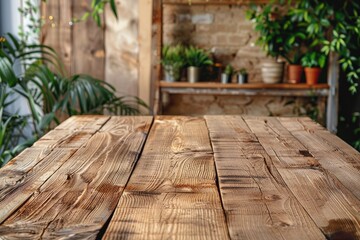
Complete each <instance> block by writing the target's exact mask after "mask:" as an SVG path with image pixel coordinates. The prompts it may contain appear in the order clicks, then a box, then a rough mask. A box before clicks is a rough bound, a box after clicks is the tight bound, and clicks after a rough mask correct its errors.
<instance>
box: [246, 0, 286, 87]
mask: <svg viewBox="0 0 360 240" xmlns="http://www.w3.org/2000/svg"><path fill="white" fill-rule="evenodd" d="M247 18H248V19H251V20H252V21H253V22H254V24H255V31H257V32H259V33H260V34H259V38H258V39H257V41H256V43H257V44H258V45H260V46H261V47H262V48H263V50H264V51H265V52H266V54H267V55H268V56H271V57H273V60H269V61H267V62H264V63H263V65H262V69H261V73H262V78H263V81H264V82H265V83H278V82H280V81H281V80H282V77H283V71H284V62H280V61H278V60H279V56H284V55H286V54H287V50H288V49H287V48H284V41H285V39H286V29H285V28H284V26H285V22H287V19H285V18H283V17H281V14H280V11H279V9H278V8H277V7H275V6H274V5H273V4H272V3H269V4H267V5H265V6H264V7H263V8H260V7H258V6H255V5H254V6H252V7H251V8H250V9H249V10H248V11H247Z"/></svg>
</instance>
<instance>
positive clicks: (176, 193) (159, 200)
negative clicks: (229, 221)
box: [104, 117, 228, 239]
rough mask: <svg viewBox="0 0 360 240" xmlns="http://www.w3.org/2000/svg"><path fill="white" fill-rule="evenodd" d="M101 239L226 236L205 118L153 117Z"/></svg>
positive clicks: (206, 237)
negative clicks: (144, 140) (150, 127)
mask: <svg viewBox="0 0 360 240" xmlns="http://www.w3.org/2000/svg"><path fill="white" fill-rule="evenodd" d="M104 238H105V239H113V238H126V239H137V238H143V239H157V238H179V239H185V238H191V239H227V238H228V232H227V227H226V223H225V218H224V214H223V210H222V207H221V202H220V197H219V194H218V191H217V185H216V173H215V167H214V161H213V156H212V149H211V146H210V142H209V137H208V132H207V128H206V124H205V121H204V119H202V118H188V117H157V118H156V121H155V122H154V125H153V127H152V129H151V132H150V134H149V137H148V140H147V143H146V145H145V148H144V151H143V154H142V156H141V158H140V160H139V161H138V164H137V166H136V168H135V170H134V173H133V174H132V176H131V178H130V181H129V183H128V185H127V187H126V189H125V191H124V194H123V196H122V197H121V199H120V202H119V205H118V207H117V208H116V211H115V213H114V216H113V218H112V219H111V222H110V225H109V227H108V229H107V231H106V233H105V236H104Z"/></svg>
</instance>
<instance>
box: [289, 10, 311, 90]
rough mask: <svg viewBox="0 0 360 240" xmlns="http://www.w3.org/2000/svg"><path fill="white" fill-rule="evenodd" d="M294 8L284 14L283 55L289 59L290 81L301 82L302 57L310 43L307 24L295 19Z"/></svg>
mask: <svg viewBox="0 0 360 240" xmlns="http://www.w3.org/2000/svg"><path fill="white" fill-rule="evenodd" d="M294 14H295V11H294V10H290V11H289V12H288V14H287V15H285V16H284V30H285V38H284V45H283V48H284V51H283V53H284V54H283V57H284V58H285V59H286V60H287V61H288V63H289V65H288V76H287V80H288V82H289V83H295V84H296V83H300V82H301V78H302V74H303V71H304V68H303V67H302V66H301V58H302V56H303V55H304V51H306V47H305V45H306V46H308V45H310V43H308V42H306V40H307V39H306V25H304V24H302V23H301V22H298V21H293V15H294Z"/></svg>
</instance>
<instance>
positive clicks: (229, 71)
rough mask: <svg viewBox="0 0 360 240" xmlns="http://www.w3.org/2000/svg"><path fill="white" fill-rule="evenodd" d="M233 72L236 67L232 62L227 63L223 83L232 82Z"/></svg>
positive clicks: (222, 76) (222, 77)
mask: <svg viewBox="0 0 360 240" xmlns="http://www.w3.org/2000/svg"><path fill="white" fill-rule="evenodd" d="M233 72H234V68H233V67H232V66H231V65H230V64H228V65H226V67H225V69H224V72H223V73H222V74H221V83H230V82H231V76H232V74H233Z"/></svg>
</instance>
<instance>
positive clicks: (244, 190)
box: [0, 116, 360, 240]
mask: <svg viewBox="0 0 360 240" xmlns="http://www.w3.org/2000/svg"><path fill="white" fill-rule="evenodd" d="M359 171H360V154H359V152H357V151H356V150H355V149H353V148H351V147H350V146H348V145H347V144H346V143H344V142H343V141H342V140H340V139H339V138H338V137H336V136H334V135H332V134H330V133H329V132H328V131H327V130H325V129H324V128H323V127H321V126H320V125H318V124H315V123H314V122H312V121H311V120H310V119H308V118H275V117H274V118H271V117H241V116H204V117H184V116H182V117H175V116H172V117H170V116H158V117H155V118H153V117H150V116H139V117H109V116H79V117H72V118H70V119H68V120H66V121H65V122H64V123H62V124H61V125H60V126H58V127H57V128H56V129H55V130H53V131H51V132H49V133H48V134H47V135H45V136H44V137H43V138H42V139H40V140H39V141H37V142H36V143H35V144H34V146H33V147H31V148H28V149H26V150H25V151H24V152H23V153H21V154H20V155H19V156H17V157H16V158H15V159H13V160H12V161H11V162H9V163H8V164H7V165H6V166H4V167H3V168H2V169H0V239H13V238H14V239H15V238H16V239H18V238H22V239H40V238H43V239H58V238H64V239H67V238H71V239H96V238H98V239H101V238H102V239H276V240H278V239H301V240H303V239H316V240H318V239H360V211H359V210H360V174H359Z"/></svg>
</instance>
